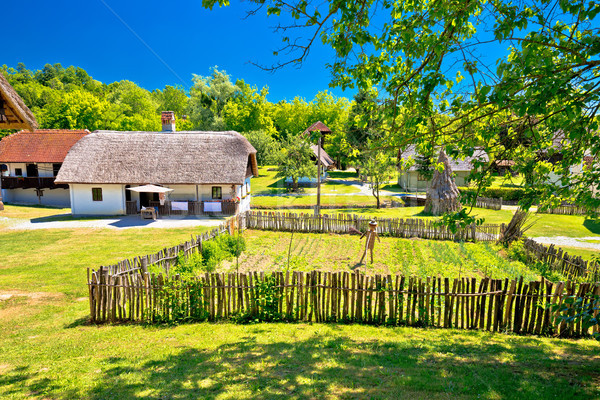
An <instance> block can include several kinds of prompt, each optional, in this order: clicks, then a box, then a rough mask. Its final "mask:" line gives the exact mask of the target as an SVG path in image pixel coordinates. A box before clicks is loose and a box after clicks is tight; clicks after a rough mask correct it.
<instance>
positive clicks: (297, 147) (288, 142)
mask: <svg viewBox="0 0 600 400" xmlns="http://www.w3.org/2000/svg"><path fill="white" fill-rule="evenodd" d="M313 156H314V154H313V152H312V150H311V149H310V144H309V143H308V141H306V139H305V138H303V137H301V136H299V135H298V136H290V137H288V138H287V139H285V140H284V141H283V142H282V143H281V149H280V151H279V154H278V157H277V165H278V169H277V174H276V175H275V176H276V177H278V178H291V179H292V190H293V191H298V179H299V178H303V177H307V178H316V176H317V167H316V165H315V162H314V161H313V160H312V157H313Z"/></svg>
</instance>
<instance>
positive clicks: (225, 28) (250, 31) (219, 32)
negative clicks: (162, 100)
mask: <svg viewBox="0 0 600 400" xmlns="http://www.w3.org/2000/svg"><path fill="white" fill-rule="evenodd" d="M103 1H104V2H105V3H106V4H107V5H108V6H109V7H110V8H112V9H113V10H114V12H115V13H116V14H117V15H118V16H119V17H120V18H121V19H122V20H123V21H125V23H126V24H127V25H129V27H130V28H131V30H133V31H134V32H135V34H137V35H139V37H140V38H142V40H143V41H145V42H146V43H147V44H148V47H150V48H151V49H152V50H149V49H148V48H147V47H146V46H145V45H144V44H143V43H142V42H141V41H140V40H139V39H138V38H136V36H135V34H134V33H132V32H131V31H130V30H129V29H128V28H127V27H126V26H125V25H124V24H123V23H122V22H121V21H120V20H119V18H118V17H117V16H115V15H114V14H113V13H112V12H111V11H110V10H109V9H108V8H107V7H106V6H105V5H104V4H103V3H102V1H101V0H78V1H73V0H58V1H54V2H48V1H41V0H4V1H3V3H4V4H3V6H2V8H3V14H4V15H3V17H4V18H3V22H2V24H3V27H4V28H5V29H4V32H6V33H8V39H9V42H10V44H9V45H7V46H4V48H3V51H2V57H1V58H0V63H2V64H6V65H8V66H9V67H15V66H16V65H17V63H19V62H23V63H24V64H25V65H26V66H27V67H28V68H29V69H40V68H43V66H44V65H45V64H47V63H50V64H54V63H60V64H62V65H63V66H65V67H67V66H69V65H75V66H78V67H81V68H83V69H85V70H86V71H87V72H88V73H89V74H90V75H91V76H92V77H94V78H95V79H97V80H99V81H102V82H105V83H110V82H114V81H119V80H124V79H125V80H130V81H134V82H135V83H137V84H138V85H140V86H142V87H144V88H146V89H148V90H152V89H156V88H161V89H162V88H163V87H164V86H165V85H182V86H185V87H186V88H189V87H190V86H191V85H192V74H194V73H195V74H199V75H209V74H210V68H211V67H213V66H218V67H219V69H224V70H226V71H227V73H228V74H229V75H230V76H231V78H232V80H233V81H235V80H236V79H244V80H245V81H246V83H249V84H251V85H256V86H258V87H259V88H261V87H263V86H265V85H266V86H268V87H269V96H268V99H269V100H270V101H272V102H276V101H279V100H284V99H287V100H291V99H293V98H294V97H295V96H300V97H304V98H305V99H306V100H311V99H312V98H313V97H314V96H315V94H317V92H319V91H321V90H325V89H329V88H328V84H329V81H330V76H329V72H328V71H327V69H326V68H325V65H324V64H325V63H326V62H327V61H331V60H332V57H333V52H332V51H331V50H330V49H328V48H326V47H324V46H322V45H320V43H318V44H317V46H316V47H315V48H314V49H313V50H312V51H311V54H310V57H309V59H308V62H306V63H305V64H304V65H303V66H302V68H300V69H297V68H294V67H287V68H285V69H284V70H280V71H277V72H275V73H270V72H265V71H262V70H260V69H259V68H257V67H255V66H253V65H251V64H250V62H257V63H260V64H267V65H270V64H272V63H274V62H275V61H276V59H275V57H274V56H273V55H272V52H273V51H274V50H277V48H278V47H279V46H280V44H281V42H280V38H279V36H278V35H277V34H275V33H273V29H272V27H273V26H274V25H275V24H276V23H277V19H276V18H274V17H273V18H267V17H266V16H264V15H257V16H253V17H250V18H247V19H244V17H245V15H246V14H245V11H244V5H243V4H242V5H239V3H238V2H236V1H232V6H230V7H225V8H220V9H219V8H218V7H215V9H213V10H212V11H209V10H205V9H204V8H202V6H201V0H180V1H173V2H165V1H156V0H145V1H137V0H134V1H128V0H126V1H123V0H121V1H118V0H103ZM152 51H154V52H155V53H156V54H158V56H159V57H160V58H162V59H163V60H164V61H165V63H166V64H167V65H168V67H167V66H165V65H164V64H163V63H162V62H161V61H160V60H159V59H158V58H157V57H156V56H155V55H154V54H153V53H152ZM171 70H172V71H171ZM180 78H181V80H182V81H183V82H182V81H181V80H180ZM329 90H331V91H332V92H333V93H334V94H335V95H337V96H345V97H348V98H351V97H352V95H353V93H352V92H348V91H347V92H342V91H341V90H339V89H329Z"/></svg>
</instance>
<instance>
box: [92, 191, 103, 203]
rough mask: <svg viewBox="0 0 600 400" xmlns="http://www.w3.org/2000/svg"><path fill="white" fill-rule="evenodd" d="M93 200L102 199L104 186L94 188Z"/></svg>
mask: <svg viewBox="0 0 600 400" xmlns="http://www.w3.org/2000/svg"><path fill="white" fill-rule="evenodd" d="M92 201H102V188H92Z"/></svg>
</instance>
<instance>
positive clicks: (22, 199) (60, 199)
mask: <svg viewBox="0 0 600 400" xmlns="http://www.w3.org/2000/svg"><path fill="white" fill-rule="evenodd" d="M2 197H3V199H4V202H7V203H23V204H42V205H45V206H60V207H70V205H71V199H70V196H69V190H68V189H43V195H42V197H41V198H40V199H39V200H38V196H37V194H36V192H35V189H2Z"/></svg>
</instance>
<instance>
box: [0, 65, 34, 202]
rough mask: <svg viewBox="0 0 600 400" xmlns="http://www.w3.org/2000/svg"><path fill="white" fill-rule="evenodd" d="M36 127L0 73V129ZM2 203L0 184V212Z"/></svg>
mask: <svg viewBox="0 0 600 400" xmlns="http://www.w3.org/2000/svg"><path fill="white" fill-rule="evenodd" d="M37 127H38V123H37V121H36V120H35V116H34V115H33V113H32V112H31V110H30V109H29V108H28V107H27V106H26V105H25V102H24V101H23V99H22V98H21V96H19V94H18V93H17V92H16V91H15V89H14V88H13V87H12V86H11V85H10V83H8V81H7V80H6V78H5V77H4V75H3V74H2V73H1V72H0V129H31V130H34V129H36V128H37ZM1 210H4V203H3V202H2V184H1V182H0V211H1Z"/></svg>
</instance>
